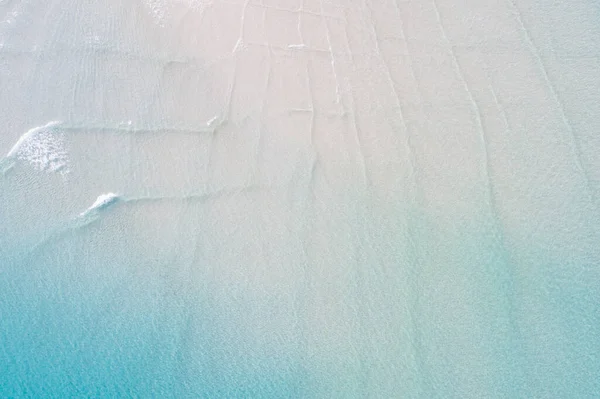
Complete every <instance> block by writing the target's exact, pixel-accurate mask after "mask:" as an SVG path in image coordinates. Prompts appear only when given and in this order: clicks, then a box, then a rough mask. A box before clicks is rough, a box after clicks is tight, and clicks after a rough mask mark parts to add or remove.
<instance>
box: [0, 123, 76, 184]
mask: <svg viewBox="0 0 600 399" xmlns="http://www.w3.org/2000/svg"><path fill="white" fill-rule="evenodd" d="M60 124H61V122H58V121H52V122H48V123H47V124H45V125H43V126H38V127H35V128H33V129H30V130H28V131H27V132H25V134H23V135H22V136H21V137H20V138H19V140H18V141H17V142H16V144H15V145H14V146H13V147H12V148H11V150H10V151H9V152H8V154H6V157H5V162H6V161H8V162H11V161H15V160H21V161H24V162H27V163H29V164H30V165H32V166H33V167H34V168H35V169H37V170H40V171H46V172H59V171H60V172H61V173H66V172H68V156H67V151H66V148H65V138H64V132H62V131H61V129H60ZM11 166H12V164H11V165H9V166H8V167H7V168H6V169H10V167H11Z"/></svg>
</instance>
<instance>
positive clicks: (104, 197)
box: [80, 193, 121, 216]
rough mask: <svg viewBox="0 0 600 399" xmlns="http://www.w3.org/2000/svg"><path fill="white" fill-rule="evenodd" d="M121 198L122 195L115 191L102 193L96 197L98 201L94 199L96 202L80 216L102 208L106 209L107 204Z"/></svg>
mask: <svg viewBox="0 0 600 399" xmlns="http://www.w3.org/2000/svg"><path fill="white" fill-rule="evenodd" d="M120 198H121V196H120V195H119V194H115V193H105V194H101V195H99V196H98V198H96V201H94V203H93V204H92V205H91V206H90V207H89V208H88V209H86V210H85V211H84V212H81V213H80V216H85V215H88V214H89V213H90V212H97V211H99V210H101V209H104V208H106V207H107V206H109V205H112V204H114V203H115V202H117V201H118V200H119V199H120Z"/></svg>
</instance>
